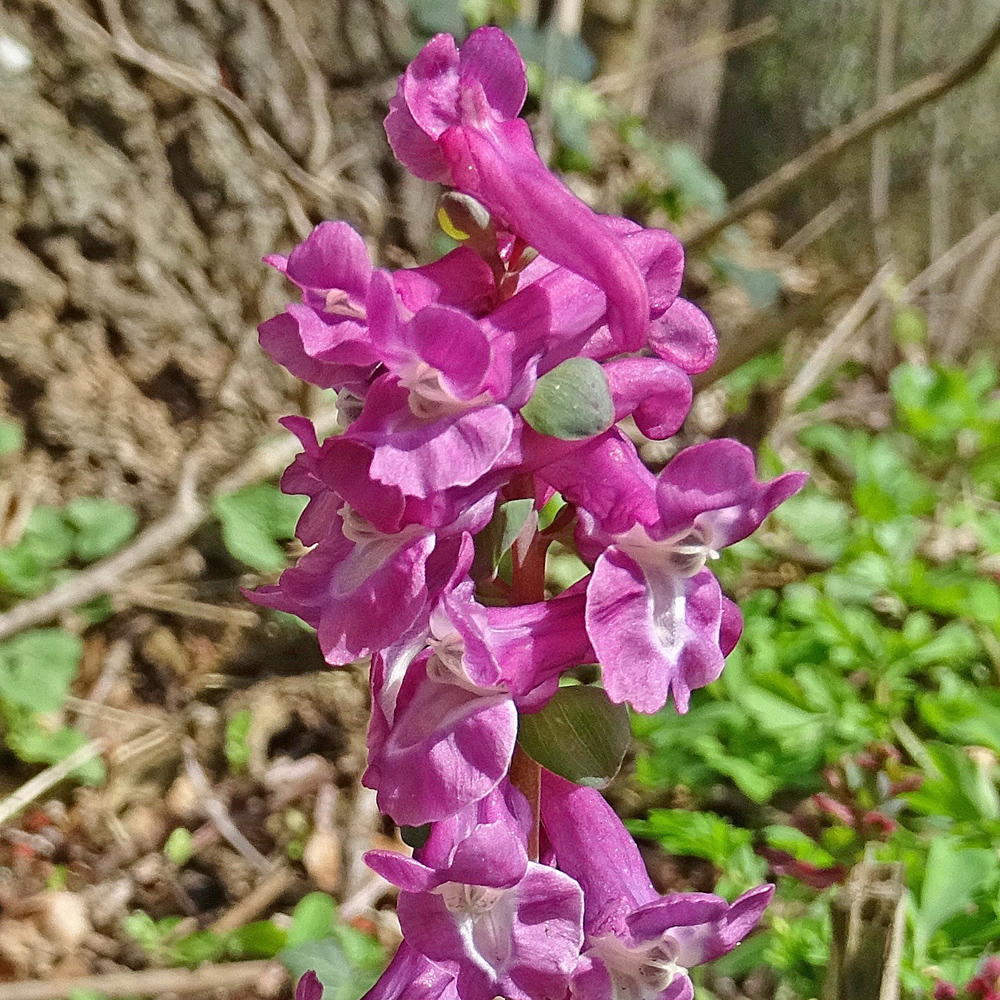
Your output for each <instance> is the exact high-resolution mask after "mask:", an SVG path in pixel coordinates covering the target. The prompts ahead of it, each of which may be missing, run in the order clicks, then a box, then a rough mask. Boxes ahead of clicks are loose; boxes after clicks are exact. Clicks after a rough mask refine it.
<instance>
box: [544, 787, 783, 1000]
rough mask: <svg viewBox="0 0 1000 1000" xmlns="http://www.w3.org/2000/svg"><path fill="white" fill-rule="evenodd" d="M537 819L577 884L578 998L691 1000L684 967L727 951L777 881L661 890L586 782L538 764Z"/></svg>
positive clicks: (618, 823)
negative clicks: (737, 889)
mask: <svg viewBox="0 0 1000 1000" xmlns="http://www.w3.org/2000/svg"><path fill="white" fill-rule="evenodd" d="M542 823H543V825H544V828H545V833H546V834H547V836H548V838H549V842H550V844H551V846H552V848H553V850H554V852H555V856H556V861H557V863H558V865H559V868H560V869H561V870H563V871H565V872H567V873H568V874H570V875H572V876H573V878H575V879H576V880H577V882H578V883H579V884H580V886H581V887H582V888H583V894H584V906H585V909H584V931H585V934H586V938H585V941H584V954H583V958H582V960H581V962H580V964H579V966H578V967H577V970H576V973H575V974H574V976H573V982H572V995H573V997H574V998H576V1000H612V998H613V1000H691V998H692V997H693V995H694V989H693V986H692V984H691V980H690V978H689V976H688V974H687V973H688V970H689V969H691V968H692V967H694V966H696V965H701V964H703V963H704V962H710V961H712V960H713V959H715V958H718V957H719V956H720V955H724V954H726V953H727V952H729V951H732V949H733V948H735V947H736V946H737V945H738V944H739V943H740V942H741V941H742V940H743V939H744V938H745V937H746V936H747V935H748V934H749V933H750V932H751V931H752V930H753V929H754V927H756V926H757V923H758V921H759V920H760V917H761V914H762V913H763V912H764V908H765V907H766V906H767V904H768V901H769V900H770V898H771V894H772V893H773V891H774V886H772V885H763V886H759V887H758V888H756V889H751V890H750V891H749V892H746V893H744V894H743V895H742V896H740V897H739V899H737V900H736V901H735V902H734V903H732V904H729V903H727V902H726V901H725V900H724V899H722V898H721V897H719V896H715V895H712V894H710V893H699V892H690V893H673V894H671V895H668V896H659V895H658V894H657V893H656V891H655V889H654V888H653V886H652V883H651V882H650V880H649V876H648V875H647V873H646V869H645V866H644V865H643V862H642V857H641V856H640V854H639V851H638V848H637V847H636V846H635V843H634V842H633V840H632V838H631V837H630V836H629V835H628V833H627V831H626V830H625V828H624V827H623V826H622V824H621V820H619V819H618V817H617V816H616V815H615V813H614V810H613V809H612V808H611V807H610V806H609V805H608V804H607V803H606V802H605V801H604V799H603V798H602V797H601V795H600V793H599V792H597V791H596V790H595V789H592V788H581V787H579V786H576V785H573V784H571V783H570V782H568V781H565V780H564V779H562V778H559V777H557V776H556V775H554V774H550V773H548V772H543V774H542Z"/></svg>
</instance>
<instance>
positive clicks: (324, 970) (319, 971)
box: [278, 937, 378, 1000]
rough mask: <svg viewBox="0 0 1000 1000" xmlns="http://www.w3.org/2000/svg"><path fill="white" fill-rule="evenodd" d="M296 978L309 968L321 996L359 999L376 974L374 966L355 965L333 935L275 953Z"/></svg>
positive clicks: (338, 998) (328, 998)
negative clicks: (318, 985)
mask: <svg viewBox="0 0 1000 1000" xmlns="http://www.w3.org/2000/svg"><path fill="white" fill-rule="evenodd" d="M278 958H279V959H280V960H281V962H282V963H283V964H284V965H285V967H286V968H287V969H288V971H289V972H290V973H291V974H292V975H293V976H294V977H295V979H296V980H297V979H298V978H299V977H300V976H302V975H304V974H305V973H306V972H308V971H310V970H312V971H313V972H315V973H316V976H317V978H318V979H319V981H320V983H321V984H322V986H323V1000H359V998H360V997H361V996H363V995H364V994H365V993H366V992H367V991H368V990H369V989H370V988H371V986H372V985H373V983H374V982H375V980H376V979H377V978H378V971H377V970H370V969H364V968H358V967H357V966H356V965H354V964H353V963H352V962H351V961H350V959H349V958H348V956H347V955H346V954H345V951H344V948H343V946H342V945H341V943H340V942H339V941H337V940H335V939H334V938H329V937H328V938H325V939H324V940H322V941H306V942H305V943H304V944H300V945H296V946H295V947H293V948H286V949H285V950H284V951H283V952H281V954H280V955H279V956H278Z"/></svg>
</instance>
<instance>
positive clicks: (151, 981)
mask: <svg viewBox="0 0 1000 1000" xmlns="http://www.w3.org/2000/svg"><path fill="white" fill-rule="evenodd" d="M280 969H281V966H280V965H279V964H278V963H277V962H267V961H263V962H262V961H255V962H230V963H228V964H225V965H210V964H208V963H206V964H204V965H201V966H199V967H198V968H197V969H142V970H140V971H136V972H131V971H130V972H109V973H106V974H105V975H98V976H82V977H80V978H79V979H54V980H46V981H45V982H24V983H2V984H0V1000H64V998H68V997H71V996H73V995H74V994H81V995H82V994H84V993H86V994H99V995H100V996H104V997H108V998H109V1000H119V998H122V997H136V996H138V997H146V996H159V995H160V994H162V993H175V994H185V993H210V992H212V991H214V990H230V991H232V990H237V989H241V988H243V987H246V986H249V985H250V984H251V983H255V982H259V981H260V980H261V979H262V978H264V977H269V976H272V975H274V974H275V971H276V970H280Z"/></svg>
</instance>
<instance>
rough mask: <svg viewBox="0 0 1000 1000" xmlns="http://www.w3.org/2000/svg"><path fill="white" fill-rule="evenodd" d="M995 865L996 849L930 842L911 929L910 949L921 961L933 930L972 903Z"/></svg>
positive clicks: (943, 839) (946, 839)
mask: <svg viewBox="0 0 1000 1000" xmlns="http://www.w3.org/2000/svg"><path fill="white" fill-rule="evenodd" d="M996 868H997V857H996V852H995V851H991V850H987V849H982V850H980V849H975V848H965V847H962V846H960V845H959V844H958V843H957V842H956V841H955V840H953V839H951V838H949V837H940V836H939V837H935V838H934V839H933V840H932V841H931V846H930V852H929V853H928V855H927V864H926V866H925V868H924V884H923V886H922V887H921V889H920V907H919V909H918V910H917V918H916V921H915V927H914V932H913V948H914V951H915V952H916V954H917V956H918V958H919V959H920V960H921V961H922V960H923V959H924V958H925V957H926V953H927V945H928V943H929V941H930V939H931V936H932V935H933V934H934V932H935V931H936V930H937V929H938V928H939V927H940V926H941V925H942V924H944V923H945V922H946V921H947V920H949V919H950V918H951V917H953V916H955V915H956V914H957V913H961V912H962V910H964V909H965V908H966V906H968V905H969V903H971V902H972V900H973V899H974V898H975V896H976V895H977V894H978V892H979V891H980V889H981V888H982V887H983V886H984V885H985V883H986V880H987V877H988V876H989V875H990V874H991V873H992V872H995V870H996Z"/></svg>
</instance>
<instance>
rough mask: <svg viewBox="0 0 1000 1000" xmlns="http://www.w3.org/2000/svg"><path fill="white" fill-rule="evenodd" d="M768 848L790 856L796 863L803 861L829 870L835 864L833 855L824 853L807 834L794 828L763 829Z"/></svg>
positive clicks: (769, 827)
mask: <svg viewBox="0 0 1000 1000" xmlns="http://www.w3.org/2000/svg"><path fill="white" fill-rule="evenodd" d="M764 837H765V838H766V840H767V844H768V847H773V848H775V850H778V851H784V852H785V853H786V854H790V855H791V856H792V857H793V858H795V860H796V861H804V862H805V863H806V864H808V865H815V866H816V867H817V868H830V867H832V866H833V864H834V863H835V859H834V857H833V855H831V854H830V853H829V852H827V851H824V850H823V848H822V847H820V846H819V844H817V843H816V841H815V840H813V839H812V837H810V836H809V835H808V834H805V833H803V832H802V831H801V830H799V829H796V828H795V827H794V826H768V827H765V829H764Z"/></svg>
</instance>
